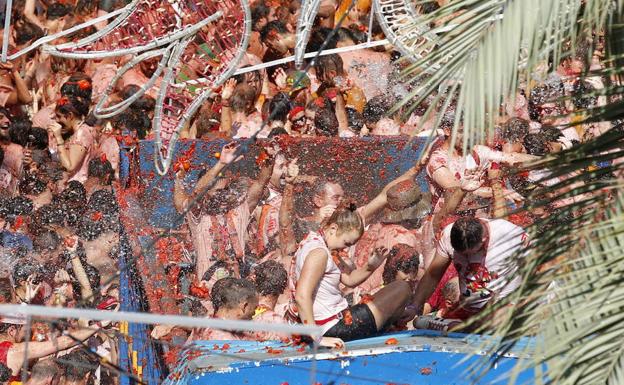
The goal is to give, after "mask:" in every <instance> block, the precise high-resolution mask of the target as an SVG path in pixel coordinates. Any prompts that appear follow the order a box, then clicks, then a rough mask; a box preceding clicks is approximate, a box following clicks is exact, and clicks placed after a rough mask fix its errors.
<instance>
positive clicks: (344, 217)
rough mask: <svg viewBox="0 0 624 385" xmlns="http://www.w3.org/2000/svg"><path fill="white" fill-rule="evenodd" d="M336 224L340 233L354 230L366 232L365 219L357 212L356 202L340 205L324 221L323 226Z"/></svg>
mask: <svg viewBox="0 0 624 385" xmlns="http://www.w3.org/2000/svg"><path fill="white" fill-rule="evenodd" d="M334 224H335V225H336V226H337V228H338V233H339V234H344V233H346V232H348V231H352V230H355V231H357V232H359V233H360V235H361V234H362V233H363V232H364V221H363V220H362V216H361V215H360V213H358V212H357V206H356V205H355V203H344V204H342V205H340V206H339V207H338V208H336V210H334V213H333V214H332V215H331V216H330V217H329V218H328V219H326V220H325V221H323V223H322V224H321V227H329V226H331V225H334Z"/></svg>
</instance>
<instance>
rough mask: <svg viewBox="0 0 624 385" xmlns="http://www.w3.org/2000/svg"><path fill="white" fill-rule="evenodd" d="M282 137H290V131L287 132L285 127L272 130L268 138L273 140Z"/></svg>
mask: <svg viewBox="0 0 624 385" xmlns="http://www.w3.org/2000/svg"><path fill="white" fill-rule="evenodd" d="M280 135H288V131H286V129H285V128H284V127H275V128H273V129H272V130H271V132H269V135H268V136H267V137H268V138H269V139H271V138H274V137H276V136H280Z"/></svg>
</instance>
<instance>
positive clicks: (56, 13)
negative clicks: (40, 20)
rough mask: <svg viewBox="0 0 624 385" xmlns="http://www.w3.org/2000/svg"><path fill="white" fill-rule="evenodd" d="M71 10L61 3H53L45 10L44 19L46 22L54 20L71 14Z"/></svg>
mask: <svg viewBox="0 0 624 385" xmlns="http://www.w3.org/2000/svg"><path fill="white" fill-rule="evenodd" d="M71 11H72V9H71V7H70V6H69V5H65V4H61V3H53V4H50V5H49V6H48V9H47V10H46V18H47V19H48V20H56V19H59V18H61V17H63V16H67V15H69V14H70V13H71Z"/></svg>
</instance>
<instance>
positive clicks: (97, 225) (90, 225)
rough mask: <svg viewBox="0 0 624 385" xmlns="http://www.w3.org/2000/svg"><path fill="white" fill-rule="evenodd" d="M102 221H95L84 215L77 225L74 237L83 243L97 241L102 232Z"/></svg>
mask: <svg viewBox="0 0 624 385" xmlns="http://www.w3.org/2000/svg"><path fill="white" fill-rule="evenodd" d="M102 222H103V221H102V219H99V220H95V219H93V218H91V216H90V215H84V216H83V217H81V218H80V220H79V221H78V224H77V227H78V228H77V229H76V235H78V236H79V237H80V238H81V239H84V240H85V241H92V240H94V239H97V238H98V237H99V236H100V235H102V233H103V232H104V224H103V223H102Z"/></svg>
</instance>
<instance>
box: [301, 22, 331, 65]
mask: <svg viewBox="0 0 624 385" xmlns="http://www.w3.org/2000/svg"><path fill="white" fill-rule="evenodd" d="M331 34H332V29H331V28H325V27H322V28H316V29H314V30H312V33H311V34H310V40H309V41H308V45H306V52H317V51H320V49H321V46H322V45H323V43H325V42H327V43H326V45H325V48H324V49H333V48H336V46H337V45H338V34H333V36H331V38H330V35H331ZM322 57H323V56H321V57H319V59H320V58H322ZM315 66H316V64H315Z"/></svg>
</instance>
